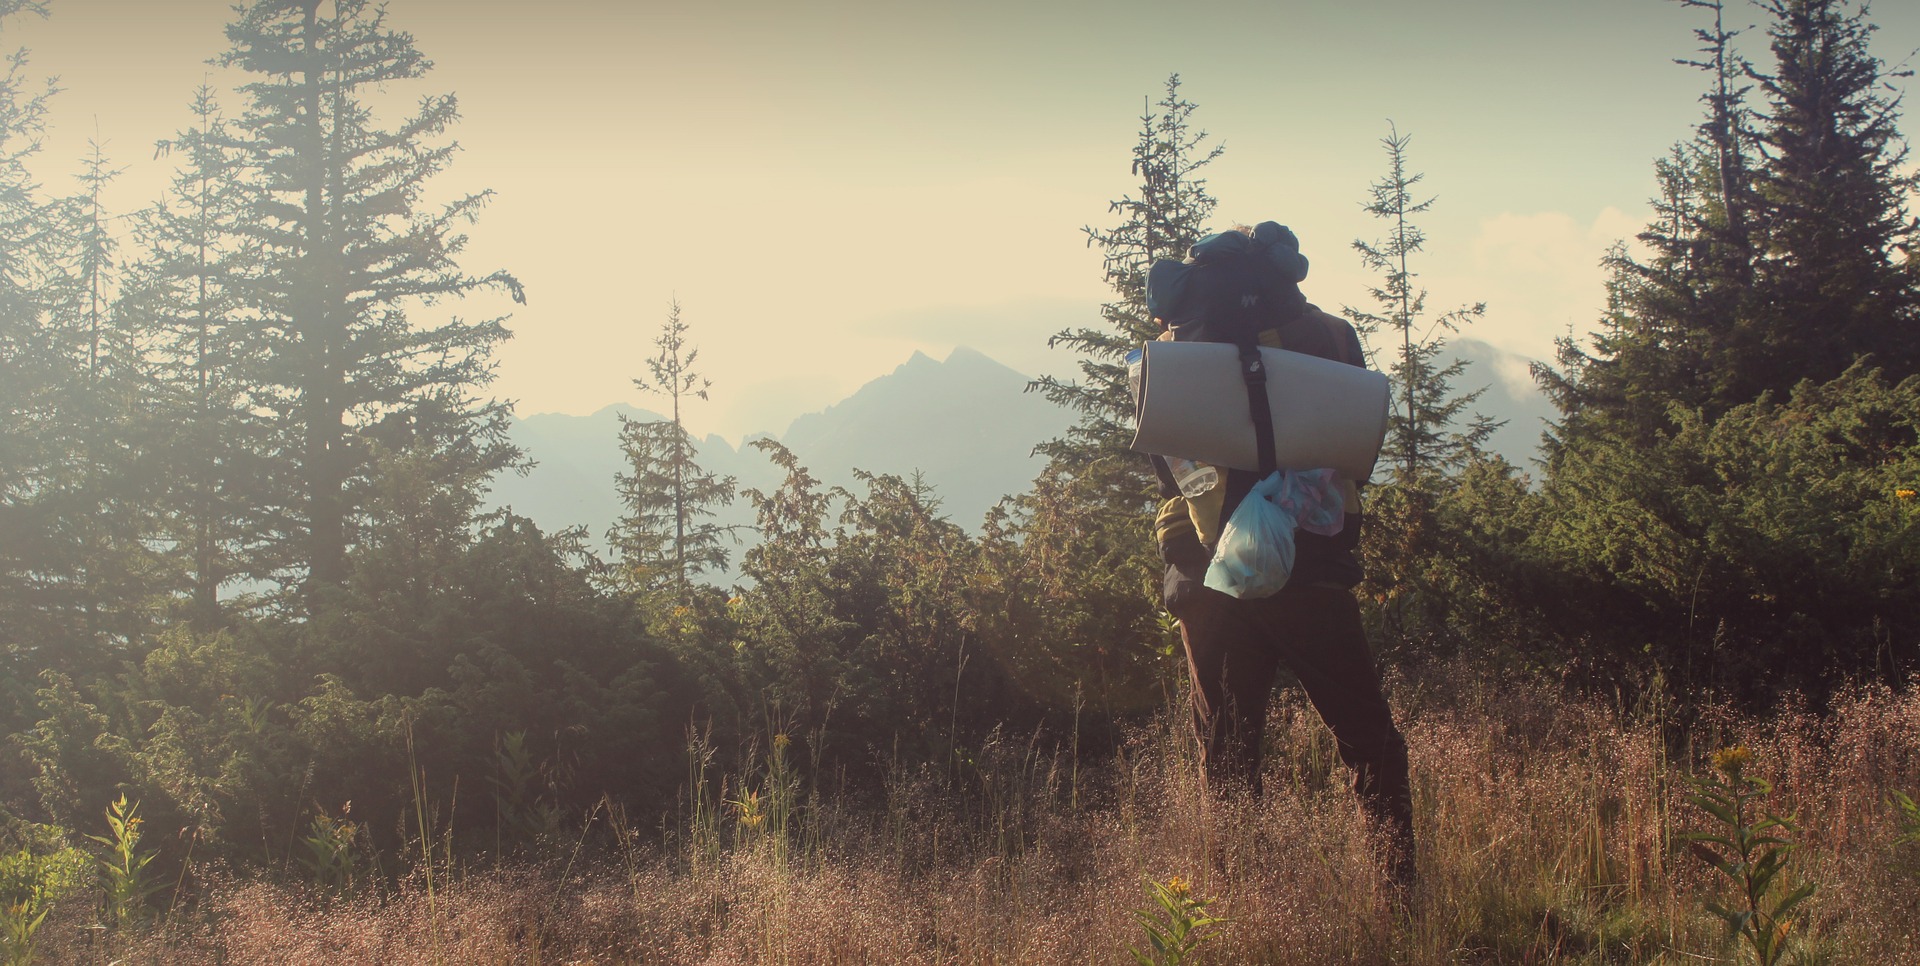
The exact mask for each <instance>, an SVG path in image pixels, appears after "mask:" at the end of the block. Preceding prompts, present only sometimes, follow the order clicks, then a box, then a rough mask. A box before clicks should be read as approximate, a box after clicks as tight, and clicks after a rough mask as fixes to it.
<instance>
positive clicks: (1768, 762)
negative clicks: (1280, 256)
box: [32, 674, 1920, 966]
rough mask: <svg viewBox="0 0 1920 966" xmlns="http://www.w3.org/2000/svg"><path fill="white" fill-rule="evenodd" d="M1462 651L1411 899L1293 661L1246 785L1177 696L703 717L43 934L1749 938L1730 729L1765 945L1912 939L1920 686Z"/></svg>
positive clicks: (239, 942) (1096, 946)
mask: <svg viewBox="0 0 1920 966" xmlns="http://www.w3.org/2000/svg"><path fill="white" fill-rule="evenodd" d="M1454 677H1455V678H1456V679H1454V680H1439V681H1437V682H1428V683H1422V684H1420V685H1414V684H1412V683H1410V682H1407V681H1404V680H1403V681H1399V682H1397V683H1396V686H1395V688H1394V695H1395V703H1396V707H1397V709H1398V714H1399V717H1400V720H1401V721H1402V725H1403V729H1404V730H1405V731H1406V733H1407V738H1408V743H1409V745H1410V747H1411V749H1412V756H1413V773H1414V780H1415V794H1416V810H1417V817H1418V823H1419V831H1420V849H1421V851H1420V856H1419V866H1420V880H1419V883H1418V885H1417V887H1416V889H1415V891H1414V893H1413V894H1412V895H1411V896H1410V897H1409V901H1408V904H1407V906H1406V908H1404V909H1402V908H1400V907H1398V906H1397V905H1396V904H1395V903H1394V902H1393V901H1392V900H1391V898H1390V897H1389V896H1387V895H1386V894H1385V892H1384V890H1383V888H1382V887H1381V886H1380V884H1379V881H1378V880H1377V878H1376V875H1375V871H1374V866H1373V860H1372V859H1371V857H1370V852H1369V850H1368V847H1367V841H1368V830H1367V828H1366V827H1365V825H1364V822H1363V821H1362V820H1361V818H1360V816H1359V812H1358V809H1357V805H1356V801H1355V799H1354V797H1353V795H1352V793H1351V791H1350V790H1349V789H1348V788H1347V787H1346V772H1345V769H1344V768H1343V767H1342V766H1341V765H1340V764H1339V762H1338V759H1337V757H1336V756H1335V754H1334V749H1333V747H1332V743H1331V738H1330V737H1329V736H1328V734H1327V732H1326V731H1325V730H1324V728H1322V726H1321V725H1320V723H1319V721H1318V719H1317V718H1316V717H1315V716H1314V714H1313V712H1312V710H1311V709H1310V708H1308V707H1307V706H1305V704H1304V702H1303V701H1302V700H1301V699H1300V698H1299V697H1298V695H1297V694H1290V696H1289V697H1288V698H1287V699H1286V700H1283V701H1280V702H1277V704H1276V707H1275V709H1274V712H1273V719H1272V721H1271V731H1270V735H1269V739H1270V746H1271V747H1270V754H1269V758H1268V762H1267V768H1268V777H1269V782H1268V789H1269V791H1268V794H1267V796H1266V798H1265V799H1264V800H1262V801H1260V802H1258V803H1249V802H1215V801H1210V800H1208V799H1207V798H1206V796H1205V795H1204V794H1203V793H1201V792H1200V791H1199V790H1198V788H1197V784H1196V782H1195V781H1194V780H1193V776H1194V775H1195V772H1196V766H1195V762H1194V760H1193V754H1192V750H1191V746H1190V742H1189V740H1188V738H1187V736H1186V732H1185V723H1184V718H1183V716H1182V714H1181V713H1179V712H1177V711H1174V710H1171V709H1170V710H1169V711H1167V712H1166V713H1164V714H1162V715H1161V716H1159V717H1158V718H1156V719H1155V720H1153V721H1152V722H1151V723H1150V724H1148V725H1146V726H1143V727H1141V728H1140V729H1138V730H1137V731H1135V732H1133V733H1131V734H1130V735H1129V736H1128V738H1127V740H1126V741H1125V742H1124V743H1122V744H1121V745H1120V746H1118V747H1117V748H1115V749H1113V750H1112V752H1111V754H1110V755H1104V756H1103V757H1100V758H1098V760H1087V759H1086V758H1083V757H1079V756H1076V755H1075V753H1074V752H1073V749H1072V744H1073V742H1072V737H1073V736H1071V735H1066V736H1060V735H1050V734H1039V735H1011V734H1002V735H999V736H997V737H996V738H995V739H994V740H992V741H990V742H988V743H987V744H985V745H984V746H983V747H980V748H977V749H974V750H973V751H971V752H970V753H967V754H959V755H956V758H955V760H954V761H953V762H951V763H950V764H949V765H948V766H947V767H946V768H945V769H939V768H935V767H932V766H925V767H922V768H920V769H917V770H911V769H902V770H900V771H898V772H896V773H895V774H893V775H892V776H891V778H890V780H889V781H888V783H887V785H888V788H887V794H886V796H885V800H884V801H878V802H874V801H851V800H848V799H847V798H846V797H844V796H841V795H837V794H835V793H834V791H833V790H832V776H831V775H817V774H810V773H809V771H808V769H807V767H806V764H805V763H804V762H796V761H793V760H791V758H792V756H791V755H790V754H789V752H790V751H791V750H792V747H793V746H792V745H791V743H790V742H789V740H788V739H787V738H786V737H785V736H774V737H773V739H772V740H771V741H769V742H768V745H767V747H766V748H765V749H763V750H761V752H760V753H759V754H758V755H757V756H756V759H757V760H758V761H760V762H762V763H763V764H762V766H761V767H760V768H759V770H757V771H756V773H753V774H748V775H713V774H704V773H703V772H704V769H703V768H702V763H703V761H705V760H708V759H707V756H705V755H703V753H702V749H701V748H700V747H699V743H698V741H697V740H696V741H695V742H694V744H693V745H692V746H691V747H690V753H689V775H688V782H687V785H686V786H685V787H684V788H683V789H682V795H681V798H680V801H681V805H682V807H681V808H680V810H679V812H678V814H670V815H645V816H643V815H632V814H626V813H625V812H624V811H623V810H622V809H620V808H619V807H618V806H617V805H614V804H611V803H607V804H603V805H602V806H601V807H600V808H597V809H595V810H594V811H593V812H592V813H591V814H588V815H584V816H574V817H571V818H568V817H561V816H553V815H547V816H545V817H544V819H539V818H538V817H537V816H536V819H537V820H541V821H546V822H547V823H548V827H547V829H546V830H545V831H543V832H541V833H539V834H538V835H536V836H534V837H533V838H532V839H531V844H529V845H527V846H525V847H523V848H518V849H512V850H507V854H499V853H495V855H493V856H489V857H484V858H478V859H476V858H473V857H472V856H473V855H474V854H475V853H473V852H471V851H469V850H468V849H465V848H460V849H456V848H453V847H452V842H453V840H454V839H456V838H467V839H471V838H473V837H474V836H480V837H486V836H488V835H497V834H498V832H497V830H496V829H497V827H498V826H499V825H500V824H502V823H513V822H517V821H524V820H527V816H526V815H524V814H503V811H505V812H511V811H512V810H513V809H514V808H515V807H516V806H514V804H513V803H512V802H511V801H509V800H507V798H506V797H504V796H503V794H502V793H501V789H498V788H496V789H494V790H493V793H492V794H489V793H488V792H485V791H480V792H477V793H469V794H468V795H467V796H466V799H465V800H464V801H460V802H441V801H433V802H425V801H421V802H416V804H415V807H416V808H417V809H421V810H423V811H424V812H425V813H426V823H425V824H426V826H427V827H429V828H432V829H435V830H436V831H435V833H434V835H432V836H429V837H427V838H425V839H424V840H423V839H422V838H420V837H418V836H416V837H415V838H414V839H413V840H411V841H410V843H409V845H408V847H407V849H406V852H405V854H378V853H375V852H372V851H371V850H369V849H363V848H362V847H361V843H363V842H366V841H370V838H369V837H367V836H366V835H365V834H364V830H363V829H361V828H360V827H359V826H356V825H354V824H352V823H350V822H344V821H343V822H342V823H341V824H339V825H338V826H336V827H335V835H336V842H335V845H336V850H335V852H334V853H332V856H331V858H332V861H322V860H320V859H319V858H318V856H319V855H320V852H319V850H318V849H317V848H315V847H313V846H312V845H311V844H310V843H301V844H300V845H299V848H298V853H297V854H295V853H294V852H292V851H291V850H290V854H289V859H288V861H287V862H286V864H285V867H284V868H283V869H281V870H280V871H279V872H278V873H277V874H276V873H273V872H262V871H259V870H256V871H254V872H250V873H248V874H246V875H244V876H236V875H235V874H233V873H232V872H230V871H226V870H222V869H219V868H211V867H194V868H191V869H190V871H189V873H188V876H189V877H190V878H191V879H192V880H193V881H192V882H190V883H188V888H185V889H183V890H182V891H181V892H180V898H179V899H178V900H177V901H175V902H174V904H173V905H172V907H171V908H170V909H167V910H166V911H165V912H164V914H160V915H156V916H155V917H153V918H152V919H150V920H148V921H144V922H143V921H138V920H129V921H126V922H122V923H115V922H114V921H113V919H112V916H111V909H112V903H111V902H110V901H108V900H107V899H105V898H103V897H101V896H99V895H94V894H90V893H89V892H87V891H86V890H77V891H75V892H73V893H72V894H69V895H68V896H66V897H65V898H63V899H60V900H58V901H57V902H55V903H54V904H53V906H52V909H51V914H50V915H49V916H48V918H47V919H46V920H45V921H44V923H42V924H41V926H40V928H39V930H38V932H37V935H36V937H35V946H34V951H33V953H32V961H35V962H48V963H55V962H57V963H77V964H78V963H97V964H103V966H104V964H110V963H128V964H133V963H154V964H201V963H207V964H212V963H269V962H271V963H686V964H696V963H697V964H723V963H739V964H748V963H756V964H757V963H769V964H771V963H783V964H827V963H836V964H838V963H870V964H896V963H898V964H906V963H915V964H919V963H924V964H949V963H951V964H960V963H1005V964H1012V963H1127V962H1135V961H1136V959H1135V958H1134V955H1133V952H1134V951H1139V952H1141V953H1142V954H1144V955H1146V956H1147V959H1146V961H1148V962H1176V961H1184V962H1187V963H1213V964H1229V963H1234V964H1241V963H1272V964H1291V963H1299V964H1308V963H1356V964H1443V963H1489V964H1491V963H1515V964H1519V963H1529V964H1531V963H1569V964H1571V963H1594V964H1598V963H1670V964H1682V963H1687V964H1691V963H1712V962H1724V963H1740V962H1753V961H1755V953H1754V951H1753V949H1752V947H1751V945H1750V944H1748V943H1746V942H1744V941H1742V942H1732V941H1729V932H1728V928H1727V924H1726V923H1724V922H1723V921H1722V920H1721V919H1719V918H1716V917H1715V916H1714V915H1712V914H1711V913H1710V912H1709V911H1708V909H1709V907H1708V904H1709V903H1712V902H1718V903H1720V904H1722V905H1727V904H1735V905H1737V904H1738V902H1739V896H1738V895H1737V894H1736V892H1735V890H1734V888H1733V887H1732V884H1731V880H1729V879H1728V878H1727V877H1726V876H1724V875H1722V874H1721V873H1719V872H1716V871H1715V870H1714V869H1712V868H1711V867H1710V866H1709V865H1708V864H1707V863H1706V862H1705V861H1704V860H1703V859H1702V858H1701V856H1700V855H1699V854H1698V851H1697V849H1696V848H1694V847H1693V846H1692V844H1691V842H1690V841H1689V840H1688V839H1687V838H1685V836H1686V834H1687V833H1699V832H1710V831H1712V830H1713V829H1714V822H1713V820H1712V819H1711V818H1710V816H1708V814H1707V813H1706V811H1704V810H1703V809H1702V808H1700V807H1698V806H1697V805H1695V804H1692V803H1690V801H1689V796H1690V795H1691V794H1692V793H1693V791H1694V787H1693V786H1692V785H1690V784H1689V782H1688V781H1687V778H1688V776H1689V775H1696V774H1702V773H1706V772H1710V771H1711V768H1712V766H1711V765H1710V764H1709V763H1708V760H1707V759H1708V757H1709V752H1710V751H1712V750H1714V749H1718V748H1721V747H1726V746H1734V745H1738V746H1744V747H1745V748H1747V749H1748V751H1749V753H1750V755H1751V758H1750V761H1749V762H1748V764H1747V766H1746V773H1747V774H1749V775H1754V776H1758V777H1762V778H1764V779H1765V780H1767V781H1768V782H1770V783H1771V785H1772V791H1771V793H1770V794H1768V795H1767V796H1765V797H1764V798H1763V799H1762V800H1761V803H1762V806H1763V808H1764V810H1765V811H1768V812H1772V813H1775V814H1778V815H1781V816H1791V817H1792V818H1793V819H1794V821H1795V822H1796V826H1795V828H1794V830H1793V831H1792V832H1790V833H1787V834H1785V835H1782V836H1781V838H1783V839H1787V840H1791V841H1792V842H1794V843H1796V844H1797V845H1798V848H1797V849H1795V850H1794V851H1792V852H1791V853H1790V859H1789V863H1788V864H1787V865H1786V866H1785V867H1784V869H1783V871H1782V872H1781V873H1780V877H1779V879H1778V880H1777V881H1776V882H1775V883H1774V885H1773V888H1772V889H1771V890H1770V894H1771V900H1772V901H1775V902H1777V901H1778V900H1779V898H1780V897H1781V896H1782V895H1784V894H1785V893H1786V892H1787V891H1788V890H1790V889H1791V888H1793V887H1797V886H1800V885H1803V884H1812V885H1814V886H1815V891H1814V893H1813V894H1812V896H1811V897H1810V898H1808V899H1807V900H1806V902H1805V903H1803V904H1801V905H1800V906H1799V907H1798V908H1797V909H1795V910H1793V912H1792V913H1791V914H1790V915H1789V916H1787V917H1783V919H1784V920H1790V922H1789V925H1788V926H1787V928H1786V930H1785V934H1784V939H1785V941H1784V942H1783V943H1782V944H1781V947H1782V948H1781V950H1780V954H1779V958H1778V959H1777V960H1776V961H1778V962H1783V963H1835V964H1852V963H1863V964H1865V963H1912V962H1916V961H1920V840H1917V839H1916V833H1920V826H1916V825H1915V822H1914V819H1915V816H1913V815H1910V814H1903V813H1902V811H1901V810H1900V809H1899V807H1898V805H1897V797H1896V796H1894V795H1893V793H1894V792H1897V791H1902V790H1904V791H1906V792H1908V793H1911V792H1914V791H1916V790H1920V694H1916V693H1914V692H1912V691H1911V690H1908V691H1905V692H1902V693H1895V692H1890V691H1887V690H1883V689H1862V690H1856V691H1852V692H1849V693H1846V694H1845V695H1843V696H1842V697H1840V698H1838V699H1837V700H1835V701H1834V702H1833V704H1832V706H1831V707H1830V708H1829V709H1827V710H1826V712H1825V713H1822V714H1816V713H1814V712H1812V711H1810V710H1808V709H1806V708H1801V707H1794V706H1787V707H1782V708H1781V709H1779V711H1778V713H1777V714H1775V715H1774V716H1772V717H1770V718H1761V719H1754V718H1745V717H1740V716H1736V715H1734V714H1732V713H1731V712H1712V711H1709V712H1705V713H1701V714H1698V715H1696V716H1694V717H1692V719H1691V720H1689V721H1686V722H1680V721H1677V720H1674V719H1673V718H1672V717H1671V716H1670V714H1669V712H1668V710H1667V709H1666V708H1663V707H1661V706H1659V705H1658V704H1657V703H1656V704H1654V705H1651V706H1647V705H1643V706H1641V707H1634V708H1619V707H1610V706H1608V705H1607V704H1605V703H1603V702H1599V701H1596V700H1591V699H1576V698H1570V697H1566V696H1563V695H1561V694H1559V693H1556V692H1554V691H1552V690H1549V689H1545V688H1540V687H1531V686H1529V687H1496V686H1493V685H1491V684H1489V683H1486V682H1479V681H1474V680H1472V679H1470V678H1469V677H1468V676H1467V675H1465V674H1457V675H1454ZM428 767H430V766H428ZM689 789H704V791H697V790H696V791H693V792H692V793H689V791H688V790H689ZM353 818H354V819H356V820H364V821H368V822H377V821H394V820H395V818H394V817H383V816H364V817H363V816H353ZM398 821H400V822H401V823H402V824H403V825H404V823H405V821H406V819H405V818H400V819H398ZM1776 831H1777V830H1776ZM1903 837H1904V840H1903ZM135 851H136V852H137V851H138V849H137V848H136V850H135ZM449 856H454V857H455V858H452V859H449ZM1150 883H1155V884H1159V885H1160V886H1161V887H1162V888H1163V890H1164V889H1167V888H1168V887H1171V891H1172V894H1174V895H1176V896H1179V895H1181V894H1182V893H1184V898H1183V900H1182V902H1181V903H1179V904H1177V907H1178V908H1184V909H1186V910H1187V913H1186V914H1187V917H1188V919H1189V920H1194V919H1199V918H1202V917H1208V918H1214V919H1217V920H1219V921H1216V922H1213V923H1210V924H1205V925H1201V926H1199V927H1198V928H1197V929H1196V930H1194V933H1193V936H1195V937H1198V938H1197V941H1196V943H1195V945H1194V946H1193V948H1192V949H1191V950H1190V951H1188V952H1187V953H1186V955H1185V956H1184V957H1183V956H1181V955H1180V954H1179V951H1178V950H1173V951H1169V952H1168V953H1166V954H1161V955H1159V956H1158V957H1157V958H1156V955H1155V954H1153V953H1152V952H1151V950H1150V946H1149V941H1148V933H1147V930H1146V927H1145V925H1144V921H1145V920H1143V916H1142V914H1143V913H1149V914H1150V915H1149V917H1148V918H1151V919H1154V920H1157V921H1160V922H1161V923H1162V924H1163V925H1162V928H1163V929H1164V928H1166V924H1165V920H1166V918H1167V915H1168V912H1167V910H1166V909H1163V908H1161V907H1160V906H1158V905H1157V904H1156V903H1155V901H1154V899H1153V897H1152V896H1151V895H1150V894H1149V889H1150ZM166 885H169V886H171V885H172V883H167V884H166ZM162 904H163V903H162ZM162 904H157V905H162ZM103 923H104V924H103Z"/></svg>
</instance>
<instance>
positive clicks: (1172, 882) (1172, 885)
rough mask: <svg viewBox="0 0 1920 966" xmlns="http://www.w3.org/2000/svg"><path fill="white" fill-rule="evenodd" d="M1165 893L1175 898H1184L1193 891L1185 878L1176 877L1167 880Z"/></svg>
mask: <svg viewBox="0 0 1920 966" xmlns="http://www.w3.org/2000/svg"><path fill="white" fill-rule="evenodd" d="M1167 891H1168V892H1170V893H1172V894H1174V895H1175V896H1184V895H1186V894H1188V893H1190V892H1192V891H1193V886H1191V885H1190V884H1188V882H1187V880H1186V877H1185V876H1178V875H1176V876H1174V877H1173V878H1171V879H1168V880H1167Z"/></svg>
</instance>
